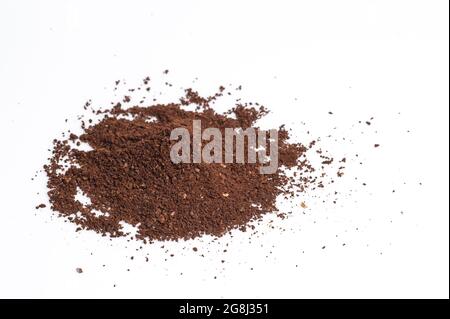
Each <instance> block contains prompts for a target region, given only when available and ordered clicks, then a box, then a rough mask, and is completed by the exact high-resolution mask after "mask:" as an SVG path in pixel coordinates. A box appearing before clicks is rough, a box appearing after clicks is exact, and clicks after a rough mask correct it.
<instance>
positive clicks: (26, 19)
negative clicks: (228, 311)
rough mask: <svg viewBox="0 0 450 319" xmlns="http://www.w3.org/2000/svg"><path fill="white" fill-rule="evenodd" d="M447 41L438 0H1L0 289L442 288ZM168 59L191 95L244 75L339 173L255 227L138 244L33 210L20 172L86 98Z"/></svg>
mask: <svg viewBox="0 0 450 319" xmlns="http://www.w3.org/2000/svg"><path fill="white" fill-rule="evenodd" d="M448 53H449V52H448V1H445V0H441V1H411V0H408V1H361V0H358V1H261V0H259V1H186V0H183V1H130V0H127V1H110V0H109V1H79V0H78V1H60V0H59V1H56V0H55V1H31V0H30V1H16V0H14V1H12V0H11V1H10V0H6V1H5V0H2V1H1V2H0V98H1V101H0V103H1V106H0V108H1V116H0V141H1V145H2V152H1V157H0V199H1V201H0V203H1V206H0V217H1V219H0V297H4V298H6V297H63V298H64V297H152V298H170V297H184V298H196V297H236V298H240V297H266V298H267V297H274V298H277V297H285V298H316V297H325V298H331V297H344V298H346V297H354V298H366V297H375V298H380V297H385V298H394V297H406V298H409V297H440V298H443V297H445V298H448V296H449V288H448V283H449V278H448V274H449V255H448V252H449V249H448V248H449V247H448V243H449V231H448V230H449V228H448V227H449V226H448V225H449V219H448V216H449V213H448V163H449V162H448V105H449V104H448V102H449V101H448V85H449V83H448V79H449V78H448V70H449V69H448ZM166 68H167V69H169V70H170V73H169V79H170V81H171V82H172V83H174V84H176V86H177V87H178V86H184V87H186V86H189V85H192V80H193V79H194V78H195V77H198V78H199V80H198V81H197V82H196V83H195V86H196V87H197V88H198V89H199V90H200V91H201V92H202V93H205V94H209V93H211V92H213V90H214V89H215V88H216V87H218V86H219V85H221V84H228V83H233V84H235V85H239V84H242V85H243V87H244V91H243V94H244V95H245V97H247V98H248V99H250V100H253V101H259V102H261V103H263V104H265V105H267V106H268V107H269V108H270V109H271V110H272V111H273V113H274V115H273V117H272V119H271V120H270V121H273V122H270V124H275V123H287V124H288V126H289V127H292V128H293V129H294V133H295V134H296V135H297V137H298V138H299V139H300V140H301V141H305V142H308V141H309V140H310V139H311V138H310V137H307V136H306V134H305V132H306V131H307V130H310V131H311V136H321V137H322V144H321V145H322V147H323V148H324V149H327V150H328V151H329V152H330V153H331V154H333V155H335V157H336V158H339V157H340V156H347V157H348V158H349V163H348V165H347V169H346V175H344V178H342V179H341V180H339V181H337V183H336V185H335V186H333V187H332V188H330V189H328V190H325V191H324V192H323V193H317V192H310V193H307V194H302V195H301V196H299V198H298V202H301V201H305V202H306V203H307V205H308V209H306V210H303V209H301V208H300V207H298V205H297V208H296V209H295V210H294V212H293V216H292V217H291V218H289V219H287V220H284V221H276V224H277V225H278V226H277V227H276V228H275V229H270V228H269V227H267V226H266V224H264V223H262V224H261V225H260V226H258V227H259V228H258V230H259V233H258V237H255V236H251V235H250V234H249V233H244V234H242V233H239V232H237V233H235V235H234V237H233V238H230V237H229V236H226V237H225V238H221V239H220V240H218V241H212V240H211V239H209V238H203V239H199V240H195V241H189V242H180V243H167V244H165V248H160V247H161V245H162V244H155V245H151V246H148V247H144V248H143V250H142V251H139V252H135V250H134V249H135V248H136V244H135V243H127V242H126V240H113V241H109V240H108V239H106V238H101V237H99V236H97V235H96V234H93V233H90V232H82V233H75V232H74V228H75V227H74V226H73V225H70V224H67V223H64V222H63V221H62V220H61V219H58V218H54V217H52V214H51V212H50V211H49V209H44V210H39V211H36V210H35V209H34V207H35V206H36V205H37V204H39V203H41V202H45V200H46V197H45V191H46V189H45V179H44V178H43V177H42V176H41V175H39V176H38V178H37V179H36V180H35V181H34V182H32V181H31V177H32V176H33V175H34V174H35V172H36V171H37V170H39V169H40V168H41V167H42V165H43V164H44V163H45V162H46V158H47V157H48V156H49V153H48V151H47V149H48V148H49V147H50V146H51V140H52V139H53V138H55V137H58V136H60V134H61V132H63V131H64V130H67V129H68V128H70V127H71V128H75V127H76V124H75V123H76V122H75V121H74V120H75V119H76V116H77V115H78V114H80V113H81V112H82V107H81V106H82V105H83V103H84V102H85V101H86V100H87V99H89V98H93V100H94V102H95V101H108V102H109V101H110V100H112V99H113V94H112V92H113V91H112V84H113V81H115V80H117V79H126V80H127V81H128V82H129V83H130V85H131V86H132V85H133V83H139V82H140V80H141V79H142V78H144V77H145V76H147V75H150V76H151V77H152V78H154V79H155V81H158V80H160V81H164V80H165V78H164V77H163V75H162V71H163V70H164V69H166ZM328 111H332V112H333V113H334V115H333V116H330V115H328ZM372 116H373V117H374V120H373V124H372V125H371V126H370V127H367V126H364V125H362V126H361V125H358V124H357V122H358V121H359V120H362V121H365V120H367V119H369V118H370V117H372ZM66 118H68V119H69V123H67V124H66V123H65V122H64V120H65V119H66ZM301 122H305V123H306V124H305V125H301V124H300V123H301ZM355 123H356V124H355ZM334 127H337V128H336V129H334ZM408 131H409V132H408ZM328 134H333V137H339V138H341V137H346V141H342V140H340V142H339V143H337V142H334V138H326V136H327V135H328ZM374 143H379V144H381V147H380V148H379V149H376V150H375V149H374V148H373V144H374ZM356 153H358V154H360V158H362V159H363V162H364V163H363V165H359V164H358V161H356V160H355V154H356ZM354 177H358V180H355V179H354ZM362 182H366V183H367V186H366V187H363V186H361V183H362ZM335 189H336V190H338V191H339V192H341V194H342V195H340V196H338V198H339V200H338V204H336V205H333V204H332V203H331V201H332V198H327V194H328V193H330V192H333V191H334V190H335ZM393 190H395V193H393V192H392V191H393ZM38 192H39V193H40V194H39V195H37V193H38ZM323 198H325V199H326V203H324V204H322V202H321V200H322V199H323ZM280 227H281V228H285V229H286V231H284V232H283V231H281V230H280ZM249 239H251V240H250V242H249ZM344 243H345V244H346V245H345V246H343V244H344ZM227 245H228V246H227ZM194 246H195V247H198V249H199V251H198V252H197V253H195V252H193V251H192V247H194ZM323 246H326V248H325V249H322V247H323ZM166 249H168V250H169V252H167V253H166V252H165V251H166ZM224 249H227V252H226V253H224V252H223V250H224ZM172 253H173V254H174V257H170V254H172ZM147 254H148V256H149V259H150V261H149V262H148V263H146V262H145V261H144V257H145V256H147ZM202 254H203V255H204V257H202V256H201V255H202ZM131 256H134V257H135V258H134V260H131V259H130V257H131ZM266 256H268V257H266ZM165 259H167V261H165ZM222 259H223V260H225V263H222V262H221V260H222ZM103 265H105V267H103ZM77 267H81V268H83V270H84V272H83V273H82V274H78V273H76V271H75V269H76V268H77ZM252 268H253V269H252ZM127 269H130V271H128V270H127ZM180 273H183V275H181V274H180ZM215 276H216V277H217V278H216V279H214V277H215ZM114 285H115V287H114Z"/></svg>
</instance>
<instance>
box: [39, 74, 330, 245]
mask: <svg viewBox="0 0 450 319" xmlns="http://www.w3.org/2000/svg"><path fill="white" fill-rule="evenodd" d="M144 83H145V84H147V83H148V79H145V80H144ZM185 92H186V94H185V96H183V97H182V98H181V99H180V100H179V101H176V102H173V103H169V104H155V105H151V106H146V107H143V106H132V107H128V108H126V107H125V106H124V105H125V104H128V103H129V102H130V98H129V97H127V96H126V97H125V98H123V100H122V105H121V104H120V103H117V104H115V105H114V106H113V107H111V109H108V110H101V111H99V110H97V111H96V114H97V115H101V119H100V120H99V121H98V122H93V121H91V120H90V121H89V122H88V123H85V122H84V121H83V123H82V128H83V133H82V134H80V135H79V136H77V135H75V134H70V136H69V137H68V138H66V139H60V140H54V149H53V153H52V157H51V158H50V159H49V164H47V165H45V167H44V169H45V171H46V173H47V176H48V188H49V191H48V195H49V200H50V204H51V208H52V209H53V210H54V211H56V212H57V213H58V214H59V215H60V216H62V217H65V218H67V219H68V220H69V221H71V222H73V223H76V224H77V225H78V226H79V227H78V230H81V229H88V230H94V231H96V232H98V233H100V234H103V235H108V236H111V237H118V236H125V235H127V233H126V232H125V231H124V229H123V225H124V224H123V223H126V224H129V225H132V226H135V228H136V229H137V233H136V234H135V237H136V238H137V239H140V240H144V241H146V242H147V241H149V242H151V241H154V240H177V239H189V238H194V237H197V236H201V235H203V234H210V235H214V236H221V235H223V234H224V233H226V232H228V231H230V230H231V229H235V228H239V229H243V230H245V228H246V227H247V226H248V225H249V222H251V221H254V220H258V219H259V218H261V217H262V215H264V214H266V213H274V212H275V213H276V214H278V215H281V214H280V212H278V210H277V207H276V200H277V197H278V196H279V195H284V196H285V197H292V196H294V195H295V194H296V193H297V192H301V191H303V190H304V189H305V188H307V187H310V186H311V185H314V187H317V186H318V187H322V186H323V185H322V182H321V181H320V180H318V179H317V178H316V177H314V176H315V175H317V174H313V172H314V168H313V167H312V166H311V164H310V163H309V162H308V160H307V159H306V157H305V153H306V151H307V150H308V148H310V147H312V146H313V145H314V142H312V143H311V144H310V145H308V146H304V145H301V144H296V143H290V142H289V133H288V131H287V130H286V129H285V128H284V126H282V127H280V128H278V134H279V142H278V145H279V146H278V147H279V168H278V169H277V171H276V172H275V173H274V174H260V172H259V165H260V164H258V163H253V164H252V163H245V164H240V163H230V164H224V163H210V164H208V163H198V164H194V163H192V164H189V163H179V164H174V163H173V162H172V161H171V158H170V148H171V146H172V145H173V143H174V141H172V140H170V134H171V131H172V130H173V129H174V128H178V127H184V128H186V129H187V130H189V131H190V132H192V123H193V120H201V122H202V126H204V127H215V128H219V129H220V130H224V129H225V128H242V129H246V128H249V127H255V129H256V130H259V129H258V127H256V122H257V120H258V119H260V118H261V117H263V116H265V115H266V114H267V112H268V111H267V109H266V108H264V107H262V106H260V105H258V104H240V103H239V102H237V104H236V105H233V106H232V108H231V109H230V111H228V112H226V113H224V114H219V113H217V112H216V111H215V110H214V108H213V107H212V106H211V104H212V102H213V101H215V100H216V99H218V98H220V97H221V96H223V94H224V88H223V87H220V89H219V91H218V93H217V94H215V95H213V96H211V97H206V98H205V97H202V96H200V95H199V94H198V93H197V92H195V91H194V90H192V89H187V90H186V91H185ZM187 105H189V106H192V105H195V106H196V107H195V110H194V111H189V110H187V109H186V107H185V106H187ZM87 107H91V106H90V105H89V104H87V105H86V107H85V109H87ZM85 144H87V145H89V149H88V150H82V148H81V147H80V146H83V145H85ZM327 160H328V161H330V162H332V159H327ZM325 162H326V161H324V163H325ZM325 164H327V163H325ZM287 169H295V173H293V174H292V172H291V173H289V174H288V173H287V172H286V171H287ZM80 193H81V194H82V195H83V196H84V197H85V198H88V201H87V202H83V201H81V200H80V199H79V198H78V195H79V194H80ZM299 205H300V204H299Z"/></svg>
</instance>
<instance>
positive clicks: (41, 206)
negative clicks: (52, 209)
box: [36, 204, 47, 209]
mask: <svg viewBox="0 0 450 319" xmlns="http://www.w3.org/2000/svg"><path fill="white" fill-rule="evenodd" d="M45 207H47V205H45V204H39V205H37V206H36V209H40V208H45Z"/></svg>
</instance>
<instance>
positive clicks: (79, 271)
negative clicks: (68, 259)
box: [75, 268, 83, 274]
mask: <svg viewBox="0 0 450 319" xmlns="http://www.w3.org/2000/svg"><path fill="white" fill-rule="evenodd" d="M75 271H76V272H77V273H79V274H82V273H83V269H81V268H76V269H75Z"/></svg>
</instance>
